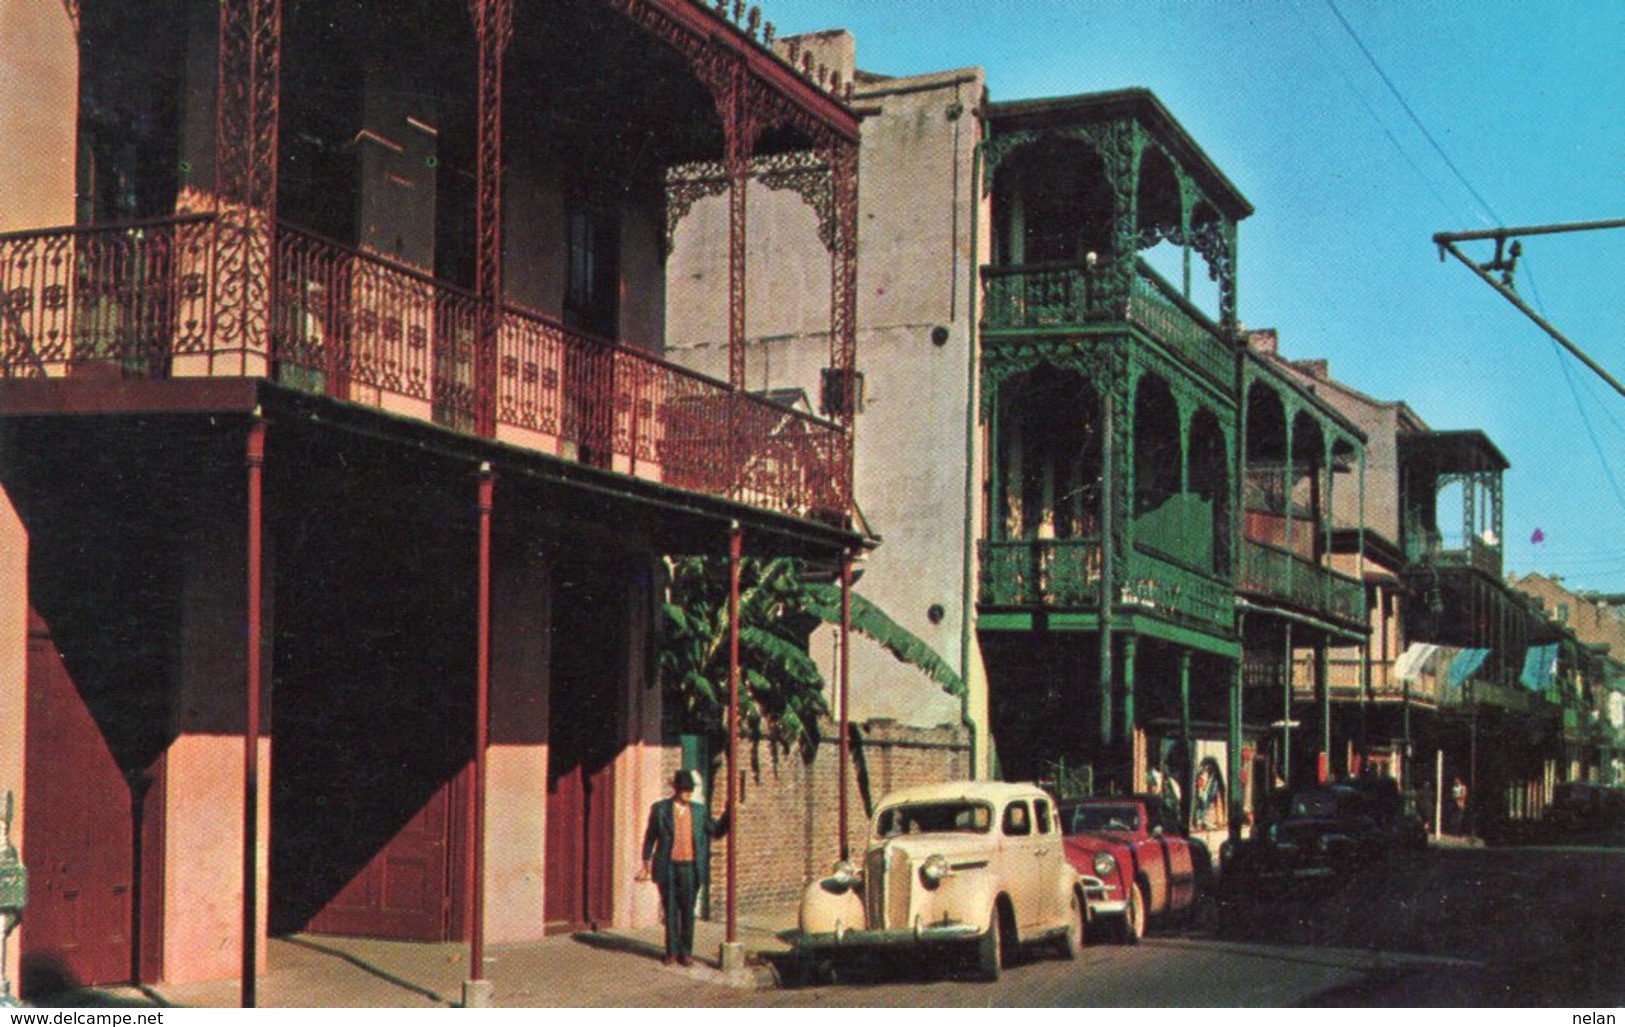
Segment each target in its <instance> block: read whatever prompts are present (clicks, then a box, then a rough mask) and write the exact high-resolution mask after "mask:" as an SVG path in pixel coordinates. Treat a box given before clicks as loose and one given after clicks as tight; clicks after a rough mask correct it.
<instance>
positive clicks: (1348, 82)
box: [1289, 4, 1456, 214]
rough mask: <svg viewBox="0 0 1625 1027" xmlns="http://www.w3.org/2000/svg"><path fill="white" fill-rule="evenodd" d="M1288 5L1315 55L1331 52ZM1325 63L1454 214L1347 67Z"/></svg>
mask: <svg viewBox="0 0 1625 1027" xmlns="http://www.w3.org/2000/svg"><path fill="white" fill-rule="evenodd" d="M1289 6H1290V7H1291V10H1292V13H1293V15H1295V16H1296V17H1297V19H1298V22H1299V24H1301V25H1302V26H1303V27H1304V30H1305V31H1307V32H1308V33H1309V34H1310V35H1311V36H1313V37H1314V38H1315V42H1316V44H1317V48H1316V50H1315V53H1316V55H1317V56H1322V57H1323V56H1324V55H1326V54H1329V53H1330V52H1331V47H1329V46H1327V45H1326V40H1325V39H1324V38H1323V37H1322V36H1321V34H1320V31H1319V30H1318V29H1316V28H1315V26H1314V23H1313V22H1311V21H1310V20H1309V19H1308V18H1306V17H1305V16H1304V13H1303V12H1302V11H1301V10H1299V9H1298V6H1297V5H1296V4H1290V5H1289ZM1325 63H1326V64H1327V65H1328V66H1329V67H1330V68H1331V69H1332V70H1333V71H1335V72H1337V75H1338V77H1339V78H1341V79H1342V80H1343V84H1344V85H1345V86H1347V87H1348V91H1349V93H1350V94H1351V95H1353V96H1354V98H1355V99H1357V100H1359V101H1360V105H1361V106H1363V107H1364V108H1365V110H1366V113H1367V114H1369V115H1370V116H1371V120H1372V121H1373V122H1375V123H1376V126H1377V127H1378V128H1379V129H1381V130H1382V134H1383V135H1384V136H1385V137H1387V139H1388V142H1389V143H1390V144H1391V145H1392V146H1393V148H1394V150H1395V151H1396V152H1397V153H1398V154H1399V155H1400V156H1401V157H1402V158H1404V160H1405V163H1406V164H1407V165H1409V166H1410V169H1411V171H1412V172H1414V173H1415V175H1416V177H1417V178H1418V179H1419V180H1420V181H1421V182H1422V184H1423V185H1425V186H1427V190H1428V192H1429V193H1431V194H1432V195H1433V199H1434V200H1435V201H1436V202H1437V203H1438V204H1439V206H1440V207H1441V208H1442V209H1443V210H1444V211H1445V212H1446V213H1447V214H1455V212H1456V208H1455V207H1454V206H1453V205H1452V204H1451V203H1450V201H1448V200H1446V199H1445V198H1444V194H1443V193H1441V192H1440V191H1439V187H1438V185H1436V184H1435V183H1434V181H1433V179H1432V178H1431V177H1429V176H1428V174H1427V173H1426V172H1424V171H1423V170H1422V166H1421V165H1420V164H1418V163H1417V162H1416V158H1415V157H1413V156H1411V152H1410V151H1409V150H1408V149H1406V148H1405V145H1404V144H1403V143H1401V142H1400V141H1399V137H1398V136H1396V135H1394V133H1393V130H1392V129H1390V128H1389V127H1388V123H1387V122H1386V121H1384V120H1383V119H1382V115H1380V114H1378V113H1377V108H1376V106H1375V105H1373V104H1372V102H1371V100H1370V99H1369V98H1368V97H1367V96H1366V95H1365V93H1363V92H1361V91H1360V89H1359V87H1358V86H1356V85H1355V84H1354V79H1353V78H1352V77H1350V75H1349V73H1348V69H1346V68H1344V67H1343V65H1342V64H1341V63H1339V62H1337V61H1333V60H1330V59H1326V60H1325Z"/></svg>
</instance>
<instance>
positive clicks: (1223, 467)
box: [1186, 408, 1233, 576]
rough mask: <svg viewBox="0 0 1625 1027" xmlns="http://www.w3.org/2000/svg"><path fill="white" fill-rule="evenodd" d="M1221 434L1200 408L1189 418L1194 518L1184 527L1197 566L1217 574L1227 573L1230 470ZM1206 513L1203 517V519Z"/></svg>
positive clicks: (1214, 419) (1207, 412) (1209, 413)
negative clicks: (1196, 560) (1196, 556)
mask: <svg viewBox="0 0 1625 1027" xmlns="http://www.w3.org/2000/svg"><path fill="white" fill-rule="evenodd" d="M1229 464H1230V462H1229V460H1228V458H1227V453H1226V447H1225V440H1224V432H1223V431H1221V430H1220V428H1219V419H1218V417H1217V416H1216V415H1215V414H1214V413H1213V412H1212V411H1211V410H1207V409H1205V408H1204V409H1201V410H1198V411H1197V412H1196V415H1195V417H1193V418H1192V419H1191V442H1190V487H1189V490H1190V493H1191V495H1192V497H1194V498H1193V504H1194V507H1195V513H1196V517H1195V519H1194V520H1192V521H1191V522H1190V523H1189V524H1187V525H1186V531H1187V534H1188V536H1189V537H1190V540H1191V549H1192V551H1193V552H1195V553H1196V554H1197V555H1198V556H1199V557H1200V554H1202V553H1203V552H1205V553H1206V554H1207V559H1205V560H1201V559H1199V560H1198V563H1197V566H1199V567H1201V568H1204V569H1207V570H1211V571H1212V572H1213V573H1214V574H1217V575H1221V576H1222V575H1226V574H1228V573H1230V566H1231V556H1230V525H1231V523H1232V520H1231V518H1232V517H1233V512H1232V510H1231V503H1230V470H1229ZM1204 511H1205V516H1204Z"/></svg>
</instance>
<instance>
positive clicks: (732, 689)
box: [726, 521, 743, 945]
mask: <svg viewBox="0 0 1625 1027" xmlns="http://www.w3.org/2000/svg"><path fill="white" fill-rule="evenodd" d="M742 541H743V536H742V535H741V533H740V530H739V522H738V521H734V522H733V523H732V524H730V525H729V527H728V790H727V795H728V883H727V889H728V925H727V938H726V940H727V943H728V944H729V945H732V944H734V943H735V942H736V941H737V940H738V927H739V917H738V910H737V907H738V885H739V878H738V869H737V863H738V854H739V836H740V830H739V821H740V816H739V809H738V803H737V802H736V796H735V793H734V781H735V777H736V771H735V763H736V762H737V755H738V750H739V558H740V550H741V548H742V546H741V542H742Z"/></svg>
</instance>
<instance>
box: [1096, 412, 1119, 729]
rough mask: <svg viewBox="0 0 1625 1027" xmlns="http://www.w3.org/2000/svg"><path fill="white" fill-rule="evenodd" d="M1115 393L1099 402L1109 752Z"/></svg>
mask: <svg viewBox="0 0 1625 1027" xmlns="http://www.w3.org/2000/svg"><path fill="white" fill-rule="evenodd" d="M1115 407H1116V403H1115V400H1114V392H1113V390H1112V389H1110V388H1107V389H1105V390H1103V393H1102V399H1101V417H1100V424H1101V435H1100V446H1101V455H1100V456H1101V460H1100V466H1101V475H1100V615H1099V623H1100V664H1099V666H1100V684H1099V688H1100V745H1101V749H1102V751H1103V752H1110V750H1111V744H1112V607H1113V599H1114V598H1115V597H1116V592H1117V588H1116V585H1115V583H1114V577H1115V571H1116V568H1115V566H1114V563H1115V561H1114V559H1113V556H1114V554H1113V551H1112V550H1113V544H1112V542H1113V538H1114V537H1115V532H1114V528H1115V527H1116V525H1115V523H1114V522H1115V520H1116V518H1115V517H1113V516H1112V508H1113V506H1114V504H1115V502H1116V500H1115V497H1114V496H1113V495H1112V492H1113V488H1112V481H1113V477H1114V474H1115V471H1114V468H1113V461H1114V460H1116V458H1117V445H1116V440H1115V438H1114V435H1115V433H1116V428H1115V425H1114V421H1115V415H1116V409H1115Z"/></svg>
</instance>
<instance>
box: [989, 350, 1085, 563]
mask: <svg viewBox="0 0 1625 1027" xmlns="http://www.w3.org/2000/svg"><path fill="white" fill-rule="evenodd" d="M999 392H1000V405H999V414H1000V417H999V467H1000V478H1001V483H1002V488H1001V492H1002V503H1001V510H1000V515H999V523H1000V527H1001V531H1002V536H1001V537H1003V538H1005V539H1078V538H1086V537H1093V536H1096V535H1098V533H1099V526H1100V479H1101V434H1100V424H1099V420H1100V398H1099V395H1098V394H1097V393H1096V392H1095V389H1094V386H1093V385H1092V384H1091V383H1090V382H1089V381H1088V380H1087V379H1085V378H1083V377H1081V376H1079V375H1077V374H1074V373H1072V372H1069V371H1059V370H1056V369H1054V368H1051V367H1048V366H1045V367H1040V368H1037V369H1035V370H1033V371H1029V372H1027V373H1026V374H1023V375H1020V376H1018V377H1017V378H1014V379H1012V380H1010V381H1008V382H1006V383H1004V384H1003V385H1001V387H1000V390H999Z"/></svg>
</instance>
